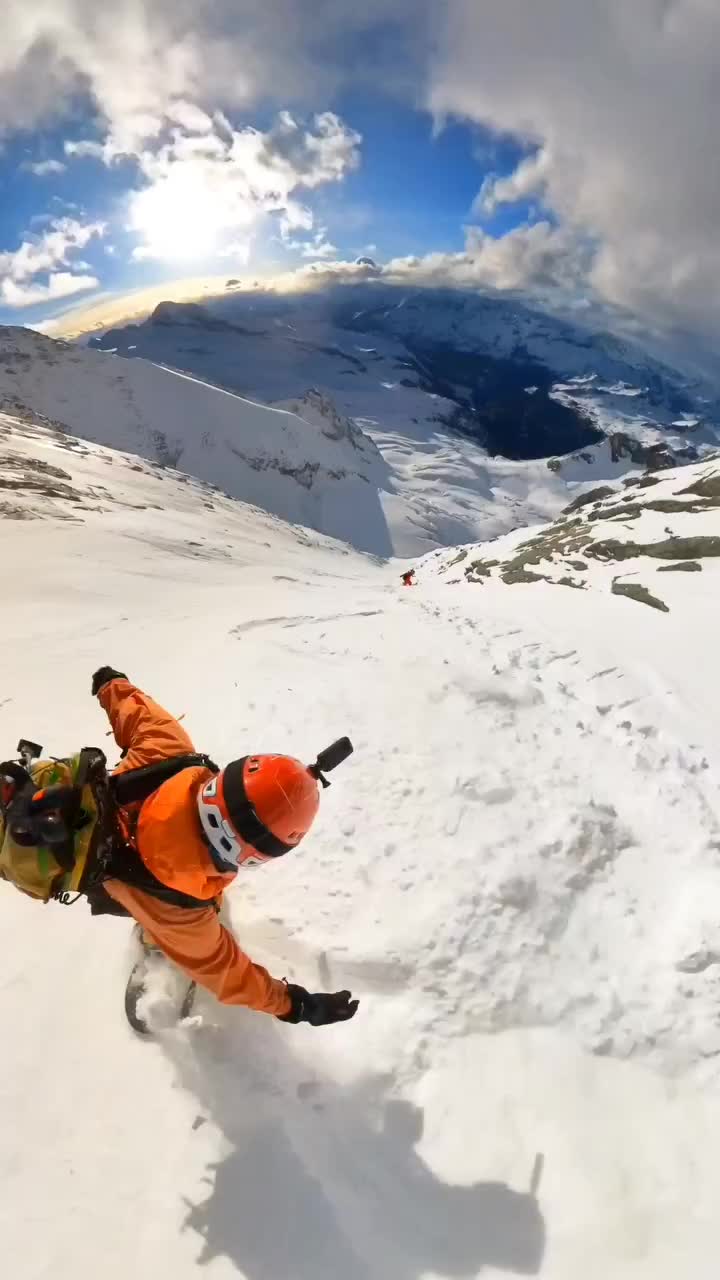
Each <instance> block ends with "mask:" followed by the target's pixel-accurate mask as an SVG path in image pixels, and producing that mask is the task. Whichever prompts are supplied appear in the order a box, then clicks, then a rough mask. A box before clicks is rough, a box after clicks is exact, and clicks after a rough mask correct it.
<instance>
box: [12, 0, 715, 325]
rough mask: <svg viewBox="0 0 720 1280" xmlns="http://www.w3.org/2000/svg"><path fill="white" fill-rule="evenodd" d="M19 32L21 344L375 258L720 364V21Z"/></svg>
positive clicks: (565, 19)
mask: <svg viewBox="0 0 720 1280" xmlns="http://www.w3.org/2000/svg"><path fill="white" fill-rule="evenodd" d="M309 13H311V15H312V20H309V18H308V14H309ZM3 17H4V19H5V22H4V35H3V40H2V42H0V320H3V321H8V320H10V321H13V322H15V323H31V324H32V323H38V322H39V321H40V320H44V319H47V318H48V317H50V316H52V315H53V314H54V313H55V312H57V311H58V310H61V309H63V308H67V307H69V306H71V305H75V304H81V303H88V302H91V301H92V298H93V297H94V296H96V295H97V294H98V293H101V294H107V293H116V294H117V293H123V291H126V290H130V289H139V288H142V287H143V286H150V285H154V284H156V283H158V282H167V284H168V289H170V285H171V283H172V282H173V280H174V281H176V282H177V281H178V280H180V279H181V278H187V277H188V276H192V277H210V276H212V277H213V278H221V277H226V278H227V277H229V276H234V277H240V278H242V279H243V280H245V281H251V280H252V279H253V278H255V277H256V276H259V275H263V276H264V277H272V276H273V275H277V274H278V273H284V272H286V271H287V270H288V269H295V270H296V271H297V272H298V273H299V274H298V277H297V278H298V280H299V281H300V282H303V281H304V280H305V279H306V278H310V277H309V275H308V272H309V267H310V266H311V265H312V263H313V261H316V262H319V263H323V264H325V269H326V275H328V274H330V275H334V278H343V277H347V278H352V275H353V272H352V270H351V269H350V267H348V266H347V265H346V264H348V263H350V264H352V262H353V260H354V258H355V257H356V256H358V255H359V254H361V253H366V252H370V251H368V250H367V246H368V245H370V244H372V245H375V246H377V247H376V249H375V250H373V251H371V252H372V253H373V255H374V256H376V257H377V258H378V260H379V261H380V262H381V263H382V266H383V271H384V273H385V275H387V276H388V277H389V278H392V279H402V280H403V281H406V280H408V279H412V280H413V281H414V282H416V283H417V284H423V283H438V282H442V283H443V284H445V285H447V286H451V287H453V286H454V287H461V288H464V289H485V290H487V289H491V290H500V291H507V290H513V291H519V292H521V293H526V294H528V295H530V296H532V297H533V298H535V299H536V300H537V299H542V300H543V302H544V303H545V304H546V305H555V303H557V305H559V306H562V307H568V306H569V307H578V308H583V307H584V308H587V307H588V306H589V305H592V306H593V307H595V308H597V309H602V308H606V309H607V316H608V321H607V322H608V323H613V322H614V319H615V318H616V317H618V316H619V315H620V314H621V313H622V314H624V315H626V316H629V317H632V319H633V322H634V323H635V324H636V325H637V326H638V327H640V328H643V327H645V328H647V327H652V328H653V329H654V330H658V331H660V330H663V331H667V332H671V331H674V332H676V333H678V334H680V333H684V334H686V335H687V334H690V335H695V336H696V337H697V338H700V339H702V340H703V341H705V342H713V341H717V340H720V240H719V239H718V236H717V227H718V225H719V224H720V169H719V168H718V165H717V159H716V158H717V138H716V132H717V131H716V124H715V121H716V120H717V117H718V112H719V111H720V79H719V78H718V76H717V65H718V60H719V59H720V6H718V5H711V4H709V3H708V0H636V2H634V3H633V4H628V3H627V0H597V2H596V3H594V4H592V5H590V4H578V2H577V0H546V3H543V4H539V3H531V0H483V3H482V4H479V3H478V0H444V3H442V4H438V3H437V0H363V3H362V4H361V5H358V4H357V0H312V3H310V0H114V3H113V4H112V5H100V4H98V3H97V0H34V2H33V3H28V0H5V3H4V7H3ZM48 162H54V166H53V165H52V164H51V165H50V169H51V170H52V169H53V168H54V171H46V172H45V173H44V175H42V174H38V172H37V171H35V172H33V171H32V169H31V166H37V165H38V164H40V165H42V164H43V163H45V164H46V165H47V164H48ZM481 190H482V192H483V195H482V198H479V197H480V192H481ZM312 278H313V279H314V280H315V281H317V280H319V279H321V278H322V279H324V278H325V276H322V277H321V275H320V274H319V273H317V272H316V274H315V275H314V276H313V277H312ZM586 314H587V312H586Z"/></svg>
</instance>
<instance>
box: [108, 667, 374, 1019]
mask: <svg viewBox="0 0 720 1280" xmlns="http://www.w3.org/2000/svg"><path fill="white" fill-rule="evenodd" d="M92 692H93V694H94V695H96V696H97V697H98V699H99V702H100V705H101V706H102V707H103V709H104V710H105V712H106V713H107V715H108V718H109V720H110V724H111V727H112V730H113V733H114V736H115V741H116V743H117V745H118V747H119V748H120V749H121V751H122V753H123V758H122V761H121V763H120V765H119V766H118V769H117V770H116V773H121V772H125V771H127V770H131V769H137V768H139V767H142V766H145V765H151V764H154V763H156V762H158V761H161V760H167V759H170V758H173V757H177V756H183V755H186V754H188V753H191V752H193V751H194V748H193V744H192V742H191V740H190V738H189V736H188V734H187V733H186V732H185V730H184V729H183V727H182V725H180V724H179V723H178V721H177V720H176V719H174V717H173V716H171V715H170V714H169V713H168V712H167V711H165V710H163V708H162V707H160V706H159V705H158V703H156V702H154V701H153V699H152V698H150V697H148V695H147V694H145V693H142V692H141V691H140V689H138V688H137V687H136V686H135V685H134V684H132V683H131V682H130V681H129V680H128V679H127V677H126V676H125V675H123V674H122V673H121V672H119V671H115V670H114V669H113V668H112V667H101V668H100V670H99V671H96V672H95V675H94V676H93V681H92ZM350 749H351V748H350ZM317 778H318V775H317V773H316V772H315V773H314V772H313V770H312V769H309V768H307V767H306V766H304V765H302V764H301V763H300V762H299V761H297V760H293V759H291V758H290V757H288V756H268V755H258V756H246V757H244V758H243V759H241V760H235V761H233V762H232V763H231V764H229V765H228V766H227V767H226V768H225V769H223V770H222V771H221V772H219V773H213V772H212V770H210V769H209V768H204V767H191V768H186V769H183V770H182V771H181V772H180V773H177V774H176V775H175V776H174V777H172V778H169V779H168V780H167V781H165V782H163V783H162V784H161V785H160V786H159V787H158V789H157V790H156V791H154V792H153V793H152V794H151V795H150V796H149V797H148V798H147V799H146V800H144V801H143V802H142V804H140V805H134V806H128V807H127V808H125V809H121V810H120V811H119V814H118V818H119V822H120V824H121V826H122V829H123V836H124V838H125V840H126V842H127V845H126V848H127V847H128V846H129V848H130V850H131V858H132V857H133V856H134V854H137V865H136V868H135V870H136V871H137V872H139V874H137V875H136V874H134V873H133V867H132V865H131V861H130V860H128V861H127V873H123V870H122V867H121V869H120V872H119V874H118V875H117V876H111V878H110V879H105V880H104V881H103V883H102V885H101V887H100V896H101V897H104V899H105V904H106V905H105V907H103V904H102V902H98V901H96V902H95V903H93V901H92V897H91V906H92V907H93V910H96V911H102V910H103V909H105V910H108V909H109V910H110V911H113V912H116V913H118V914H125V913H127V914H129V915H131V916H133V917H134V919H135V920H137V921H138V923H139V924H140V925H141V926H142V928H143V930H144V931H145V933H146V934H147V935H149V937H150V938H151V939H152V940H153V941H154V942H155V943H156V944H157V946H158V947H159V948H160V950H161V951H163V952H164V953H165V955H166V956H167V957H168V958H169V959H170V960H171V961H172V962H173V963H174V964H175V965H177V966H178V968H179V969H182V970H183V972H184V973H186V974H187V976H188V977H189V978H190V979H192V980H193V981H195V982H197V983H198V984H200V985H201V986H203V987H206V988H207V989H208V990H209V991H212V992H213V993H214V995H215V996H216V997H217V998H218V1000H220V1001H222V1002H223V1003H224V1004H239V1005H246V1006H248V1007H249V1008H251V1009H256V1010H258V1011H260V1012H263V1013H269V1014H274V1015H275V1016H276V1017H278V1018H280V1019H281V1020H283V1021H285V1022H310V1023H311V1024H312V1025H313V1026H322V1025H325V1024H327V1023H332V1022H344V1021H347V1019H349V1018H352V1017H353V1016H354V1014H355V1012H356V1010H357V1007H358V1001H357V1000H353V999H352V997H351V993H350V992H349V991H340V992H334V993H315V994H312V993H310V992H308V991H306V990H305V989H304V988H303V987H299V986H297V985H295V984H293V983H287V982H285V981H281V980H278V979H277V978H273V977H271V976H270V974H269V973H268V972H267V970H265V969H263V968H262V967H261V966H260V965H257V964H254V963H253V961H252V960H251V959H250V958H249V956H247V955H245V954H244V952H243V951H241V949H240V947H239V946H238V944H237V942H236V941H235V938H234V937H233V935H232V934H231V933H230V932H229V931H228V930H227V929H226V928H224V926H223V925H222V924H221V923H220V920H219V917H218V905H219V901H220V898H221V896H222V893H223V891H224V890H225V889H226V888H227V887H228V886H229V885H230V884H232V882H233V881H234V880H235V877H236V875H237V874H238V871H239V870H240V869H241V868H242V867H243V866H258V865H261V864H262V863H265V862H270V861H272V860H273V859H274V858H276V857H279V856H282V855H283V854H285V853H288V852H290V850H291V849H293V848H295V846H296V845H297V844H299V842H300V840H302V838H303V836H305V835H306V834H307V831H308V830H309V828H310V826H311V825H312V822H313V819H314V817H315V814H316V813H317V810H318V806H319V795H318V781H317ZM108 897H109V899H111V900H112V903H114V904H115V905H114V906H113V905H111V903H109V902H108V901H107V898H108Z"/></svg>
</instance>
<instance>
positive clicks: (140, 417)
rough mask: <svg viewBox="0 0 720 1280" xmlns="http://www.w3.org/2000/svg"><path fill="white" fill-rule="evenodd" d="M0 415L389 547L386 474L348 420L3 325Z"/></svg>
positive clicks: (371, 545) (346, 537)
mask: <svg viewBox="0 0 720 1280" xmlns="http://www.w3.org/2000/svg"><path fill="white" fill-rule="evenodd" d="M0 408H4V409H6V410H11V411H18V410H19V411H20V412H21V413H23V414H25V416H28V417H30V418H37V415H38V414H39V415H42V416H43V417H44V418H46V419H48V420H49V421H50V422H52V423H55V424H56V425H58V426H59V427H60V428H61V429H62V430H64V431H70V432H71V433H74V434H75V435H78V436H82V437H83V438H84V439H86V440H91V441H94V442H95V443H98V444H104V445H109V446H111V447H113V448H116V449H125V450H131V451H132V452H134V453H136V454H138V455H140V457H142V458H146V459H149V460H151V461H153V462H155V463H157V465H158V466H162V467H173V468H181V469H182V470H183V471H184V472H186V473H188V474H189V475H191V476H195V477H197V478H198V479H200V480H204V481H208V482H210V483H211V484H212V485H214V486H216V487H217V488H218V489H219V490H220V491H221V492H224V493H227V494H229V495H231V496H233V497H237V498H242V499H243V500H244V501H245V502H252V503H254V504H256V505H257V506H259V507H263V508H264V509H265V510H266V511H270V512H272V513H274V514H276V515H280V516H282V518H283V519H285V520H290V521H292V522H294V523H297V524H301V525H307V526H309V527H310V528H313V529H317V530H319V531H321V532H324V533H327V534H329V535H331V536H333V537H335V538H340V539H342V540H343V541H346V542H350V543H352V544H353V545H356V546H358V547H359V548H360V549H362V550H364V551H369V552H373V553H375V554H378V555H388V554H390V552H391V551H392V542H391V539H390V536H389V534H388V529H387V522H386V520H385V517H384V514H383V510H382V507H381V504H380V500H379V495H378V486H379V484H380V483H381V482H382V480H383V477H384V475H385V471H386V467H385V465H384V464H383V462H382V459H381V457H380V454H379V453H378V451H377V449H376V447H375V445H374V444H373V443H372V441H371V440H370V439H369V438H368V437H367V436H366V435H364V433H363V432H362V431H361V430H360V429H359V428H358V427H357V426H356V425H355V424H354V423H352V422H350V421H349V420H347V419H341V418H339V417H334V418H333V420H332V421H328V420H327V419H326V418H325V417H323V415H322V414H320V415H318V414H317V413H316V414H315V415H314V417H313V421H312V424H311V423H309V422H307V421H306V420H305V419H303V418H301V417H299V416H298V415H297V414H296V413H291V412H289V411H286V410H282V409H269V408H267V407H265V406H264V405H258V404H253V403H251V402H250V401H248V400H244V399H242V398H241V397H239V396H237V395H234V394H232V393H229V392H227V391H223V390H220V389H219V388H217V387H211V386H207V385H204V384H203V383H200V382H198V381H197V380H195V379H193V378H190V377H188V376H185V375H182V374H177V373H173V372H170V371H168V370H166V369H159V368H157V367H156V366H153V365H150V364H148V363H147V362H145V361H137V362H135V363H132V364H131V363H130V362H123V363H119V362H110V361H108V360H107V359H106V358H105V357H103V356H101V355H98V354H97V353H96V352H94V351H86V350H84V349H82V348H80V347H72V346H69V345H68V344H66V343H60V342H55V341H53V340H52V339H50V338H45V337H43V335H42V334H37V333H33V332H32V331H30V330H27V329H13V328H4V329H3V328H0Z"/></svg>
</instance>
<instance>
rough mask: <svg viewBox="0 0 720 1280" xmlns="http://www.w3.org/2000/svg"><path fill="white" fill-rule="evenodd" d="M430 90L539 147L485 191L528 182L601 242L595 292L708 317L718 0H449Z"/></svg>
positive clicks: (713, 250)
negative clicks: (534, 0)
mask: <svg viewBox="0 0 720 1280" xmlns="http://www.w3.org/2000/svg"><path fill="white" fill-rule="evenodd" d="M445 8H446V16H447V22H446V24H445V28H444V31H443V32H442V34H441V40H440V43H439V51H438V56H437V59H436V62H435V65H434V69H433V85H432V90H431V103H432V105H433V107H434V109H435V110H436V111H437V112H438V113H439V114H440V115H441V116H442V115H447V114H452V113H454V114H457V115H460V116H465V117H467V118H469V119H471V120H474V121H478V122H481V123H483V124H485V125H487V126H489V127H490V128H492V129H493V130H495V131H497V133H498V134H500V135H502V134H505V135H507V134H512V135H515V136H516V137H518V138H520V139H523V140H524V141H525V142H527V143H528V145H530V146H535V147H539V148H540V150H539V153H538V156H537V157H536V158H535V159H534V160H525V161H523V162H522V164H521V165H520V166H519V168H518V169H517V170H516V172H515V174H514V175H512V176H511V177H510V178H509V179H502V180H501V181H499V182H495V183H494V184H490V185H489V186H488V188H487V189H486V191H485V192H484V193H483V195H481V202H482V199H483V198H484V199H485V201H486V202H487V204H488V207H493V206H497V205H498V204H499V203H501V202H502V201H506V200H513V199H517V198H520V199H523V198H527V197H528V196H530V195H532V194H534V193H536V192H539V193H540V194H541V197H542V200H543V203H544V204H545V206H546V207H547V208H550V209H552V210H553V212H554V214H555V216H556V218H557V219H558V220H559V221H560V222H561V223H562V224H564V225H565V226H566V227H568V228H570V229H573V228H576V229H578V231H579V233H580V234H581V235H583V236H584V237H586V238H588V237H589V238H591V239H593V240H594V241H595V242H596V244H597V256H596V259H595V261H594V264H593V265H592V267H591V283H592V285H593V286H594V288H595V289H596V290H597V293H598V295H600V296H601V297H602V298H604V299H605V300H607V301H609V302H611V303H614V304H618V305H621V306H626V307H629V308H631V309H634V310H635V311H637V312H640V313H641V314H644V315H645V316H650V317H652V318H654V319H663V320H664V321H665V322H666V323H669V324H671V323H677V324H682V325H692V326H695V327H696V328H699V329H707V328H708V327H711V328H713V329H714V330H715V332H718V331H719V330H720V242H719V241H718V236H717V227H718V225H719V224H720V169H719V168H718V165H717V162H716V153H717V140H716V132H717V130H716V120H717V117H718V112H719V110H720V79H718V75H717V66H718V60H719V59H720V5H718V4H717V3H716V0H632V3H628V0H597V3H593V4H582V3H578V0H543V3H542V4H532V5H530V4H527V3H523V2H521V0H484V3H483V4H482V5H478V4H477V3H476V0H448V3H447V4H446V6H445Z"/></svg>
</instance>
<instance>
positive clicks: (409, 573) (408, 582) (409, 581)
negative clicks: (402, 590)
mask: <svg viewBox="0 0 720 1280" xmlns="http://www.w3.org/2000/svg"><path fill="white" fill-rule="evenodd" d="M402 584H403V586H404V587H416V586H417V582H416V581H415V570H414V569H406V570H405V572H404V573H403V574H402Z"/></svg>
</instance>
